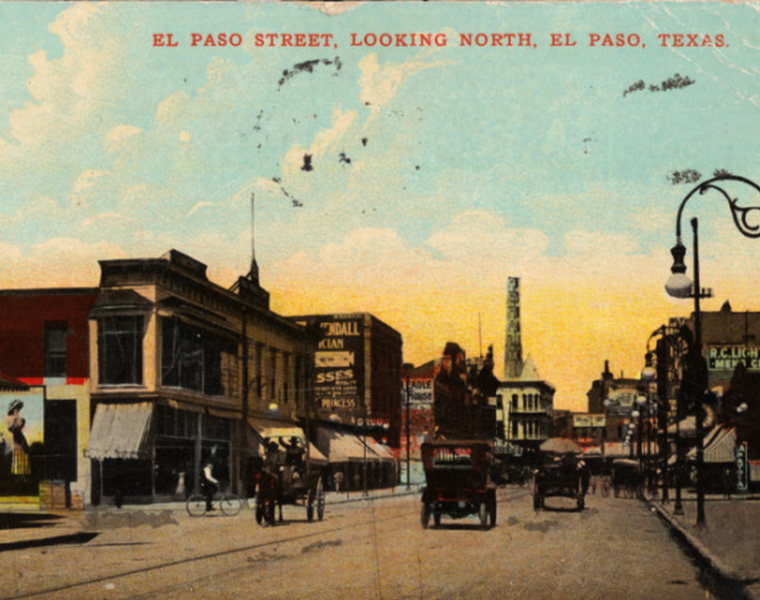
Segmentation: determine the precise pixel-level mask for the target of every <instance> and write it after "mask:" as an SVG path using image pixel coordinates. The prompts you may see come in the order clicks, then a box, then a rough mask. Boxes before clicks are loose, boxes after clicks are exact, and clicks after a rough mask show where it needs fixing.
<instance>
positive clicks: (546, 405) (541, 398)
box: [499, 357, 555, 452]
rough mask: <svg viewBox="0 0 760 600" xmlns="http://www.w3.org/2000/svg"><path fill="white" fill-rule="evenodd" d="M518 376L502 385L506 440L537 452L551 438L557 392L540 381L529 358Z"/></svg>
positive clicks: (500, 388)
mask: <svg viewBox="0 0 760 600" xmlns="http://www.w3.org/2000/svg"><path fill="white" fill-rule="evenodd" d="M519 373H520V375H519V376H518V377H516V378H511V379H505V380H504V381H502V382H501V384H500V386H499V394H500V395H501V397H502V402H503V406H504V439H505V441H506V442H508V443H510V444H513V445H517V446H521V447H522V448H524V449H525V450H526V451H528V452H535V451H537V450H538V447H539V446H540V445H541V444H542V443H543V442H544V441H546V440H547V439H549V438H550V437H551V436H552V430H553V415H554V392H555V389H554V386H552V385H551V384H549V383H547V382H546V381H544V380H543V379H541V377H540V376H539V374H538V371H537V370H536V368H535V365H534V364H533V361H532V360H531V358H530V357H528V358H527V360H526V361H525V363H524V364H523V367H522V368H521V369H520V370H519Z"/></svg>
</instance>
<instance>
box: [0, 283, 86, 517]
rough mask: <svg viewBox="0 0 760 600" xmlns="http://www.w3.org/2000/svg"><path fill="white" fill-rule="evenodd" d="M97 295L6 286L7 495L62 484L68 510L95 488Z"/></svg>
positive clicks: (1, 398) (2, 354)
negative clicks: (92, 343)
mask: <svg viewBox="0 0 760 600" xmlns="http://www.w3.org/2000/svg"><path fill="white" fill-rule="evenodd" d="M97 297H98V290H97V288H67V289H30V290H4V291H0V368H1V369H2V381H3V385H2V386H0V406H2V409H3V411H4V415H5V419H4V423H3V426H2V431H0V437H2V439H1V440H0V446H1V447H2V452H1V454H2V457H0V460H2V465H0V497H9V496H27V497H32V496H38V495H39V494H40V490H41V489H44V490H48V491H49V490H50V486H51V484H54V485H55V486H56V488H57V489H58V490H62V492H63V497H62V498H57V501H56V503H55V504H56V506H55V507H56V508H60V507H61V504H63V505H65V506H75V507H76V506H79V505H81V504H82V502H83V499H84V498H86V497H87V495H88V493H89V489H90V480H91V477H90V461H89V460H87V459H86V458H85V457H84V453H83V451H84V449H85V448H86V445H87V441H88V433H89V425H90V393H89V392H90V389H89V360H88V354H89V331H88V314H89V312H90V309H91V308H92V306H93V305H94V303H95V301H96V299H97ZM0 499H1V498H0ZM48 503H49V502H48Z"/></svg>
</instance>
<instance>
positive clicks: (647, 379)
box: [640, 353, 660, 495]
mask: <svg viewBox="0 0 760 600" xmlns="http://www.w3.org/2000/svg"><path fill="white" fill-rule="evenodd" d="M640 378H641V381H642V383H643V385H644V387H645V390H646V401H647V489H648V490H649V492H650V493H651V494H653V495H654V494H655V493H656V490H657V486H656V484H655V473H654V472H653V471H654V469H653V468H652V412H653V410H652V409H653V408H654V406H653V405H656V406H657V408H658V411H657V417H658V425H659V416H660V410H659V409H660V404H659V403H660V398H659V396H655V398H654V399H653V398H652V395H651V390H650V385H651V384H652V382H653V381H655V380H656V379H657V371H656V370H655V368H654V367H653V366H652V355H651V353H647V365H646V366H645V367H644V368H643V369H642V370H641V375H640ZM656 464H657V462H656V461H655V465H656Z"/></svg>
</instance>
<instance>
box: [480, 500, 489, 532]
mask: <svg viewBox="0 0 760 600" xmlns="http://www.w3.org/2000/svg"><path fill="white" fill-rule="evenodd" d="M478 517H479V518H480V528H481V529H488V506H487V505H486V503H485V502H481V503H480V506H479V507H478Z"/></svg>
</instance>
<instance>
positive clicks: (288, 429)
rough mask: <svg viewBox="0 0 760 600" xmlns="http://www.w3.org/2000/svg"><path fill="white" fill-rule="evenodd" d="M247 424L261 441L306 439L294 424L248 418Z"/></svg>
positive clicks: (301, 430)
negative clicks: (293, 438)
mask: <svg viewBox="0 0 760 600" xmlns="http://www.w3.org/2000/svg"><path fill="white" fill-rule="evenodd" d="M248 424H249V425H250V426H251V427H252V428H253V430H254V431H255V432H256V433H258V434H259V436H261V437H262V438H263V439H267V438H269V439H273V440H275V441H277V438H283V439H285V440H289V439H290V438H292V437H297V438H298V439H299V440H304V439H306V436H305V435H304V433H303V429H301V428H300V427H298V425H296V424H295V423H291V422H290V421H278V420H275V419H257V418H254V417H248Z"/></svg>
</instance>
